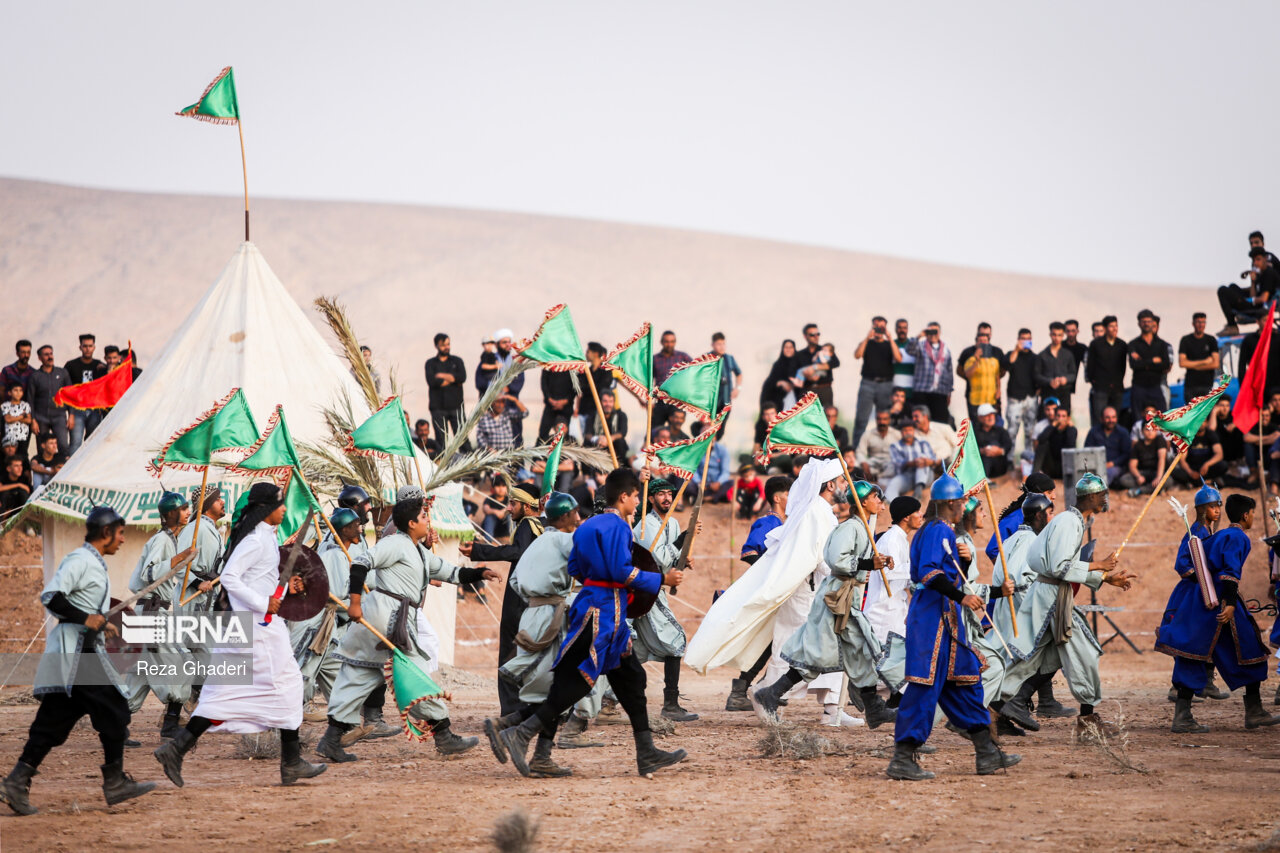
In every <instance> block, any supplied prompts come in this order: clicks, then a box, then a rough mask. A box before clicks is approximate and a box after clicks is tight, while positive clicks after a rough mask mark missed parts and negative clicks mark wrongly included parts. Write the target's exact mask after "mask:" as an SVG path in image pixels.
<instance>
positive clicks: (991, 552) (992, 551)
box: [987, 507, 1022, 564]
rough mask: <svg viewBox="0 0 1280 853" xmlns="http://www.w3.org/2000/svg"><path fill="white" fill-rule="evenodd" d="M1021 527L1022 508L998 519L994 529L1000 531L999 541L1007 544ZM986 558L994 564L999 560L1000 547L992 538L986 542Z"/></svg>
mask: <svg viewBox="0 0 1280 853" xmlns="http://www.w3.org/2000/svg"><path fill="white" fill-rule="evenodd" d="M1021 526H1022V507H1018V508H1017V509H1015V510H1014V511H1013V512H1011V513H1009V514H1008V515H1006V516H1005V517H1004V518H1002V519H1000V523H999V524H998V525H996V529H997V530H999V531H1000V540H1001V541H1003V542H1008V541H1009V537H1010V536H1012V535H1013V534H1014V533H1016V532H1017V531H1018V528H1019V527H1021ZM987 557H988V558H989V559H990V560H991V562H992V564H995V563H996V561H997V560H999V559H1000V546H999V543H997V542H996V537H994V536H992V537H991V540H990V541H989V542H987Z"/></svg>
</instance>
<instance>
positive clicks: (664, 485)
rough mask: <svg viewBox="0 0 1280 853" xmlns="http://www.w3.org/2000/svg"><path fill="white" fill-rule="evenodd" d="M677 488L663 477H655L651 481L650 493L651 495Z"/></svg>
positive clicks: (672, 490)
mask: <svg viewBox="0 0 1280 853" xmlns="http://www.w3.org/2000/svg"><path fill="white" fill-rule="evenodd" d="M675 490H676V487H675V486H673V485H671V483H670V482H669V481H667V480H664V479H662V478H661V477H654V478H653V479H652V480H650V481H649V494H651V495H656V494H657V493H658V492H674V491H675Z"/></svg>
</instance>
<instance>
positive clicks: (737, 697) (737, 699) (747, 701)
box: [724, 678, 1280, 711]
mask: <svg viewBox="0 0 1280 853" xmlns="http://www.w3.org/2000/svg"><path fill="white" fill-rule="evenodd" d="M1278 695H1280V694H1278ZM724 709H725V710H726V711H754V710H755V709H754V708H752V707H751V697H750V696H748V695H747V682H745V681H743V680H742V679H741V678H735V679H734V680H733V685H732V686H731V687H730V688H729V698H728V699H726V700H725V702H724Z"/></svg>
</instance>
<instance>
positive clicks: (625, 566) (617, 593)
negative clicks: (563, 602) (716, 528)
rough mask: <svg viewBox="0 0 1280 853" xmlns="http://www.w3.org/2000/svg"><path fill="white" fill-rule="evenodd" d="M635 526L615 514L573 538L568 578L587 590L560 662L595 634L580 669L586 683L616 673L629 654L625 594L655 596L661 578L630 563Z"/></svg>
mask: <svg viewBox="0 0 1280 853" xmlns="http://www.w3.org/2000/svg"><path fill="white" fill-rule="evenodd" d="M634 538H635V537H634V536H633V535H632V533H631V527H630V526H629V525H628V524H627V523H626V522H625V521H623V520H622V518H621V516H619V515H618V514H617V513H613V512H605V513H601V514H600V515H597V516H594V517H592V518H589V519H587V520H586V521H585V522H583V523H582V525H581V526H580V527H579V528H578V529H577V530H576V531H575V532H574V534H573V550H572V551H571V552H570V553H569V576H570V577H572V578H575V579H576V580H578V581H580V582H581V583H582V584H583V586H582V589H581V591H579V593H578V595H577V597H576V598H575V599H574V600H573V607H572V609H570V611H569V618H568V626H569V627H568V633H567V635H566V637H565V641H564V642H563V643H562V644H561V646H560V652H559V654H557V655H556V663H559V662H560V658H562V657H563V656H564V653H565V650H567V649H568V648H570V647H571V646H572V645H573V644H574V642H575V641H576V640H577V639H578V635H579V634H581V633H582V632H583V631H585V630H589V631H591V653H590V654H589V655H587V657H586V658H585V659H584V660H583V661H582V663H580V664H579V665H578V671H579V672H581V673H582V677H583V678H585V679H586V680H587V683H588V684H591V685H594V684H595V683H596V679H598V678H599V677H600V676H601V675H602V674H605V673H608V672H609V671H610V670H612V669H616V668H617V667H618V665H619V664H620V663H621V662H622V656H623V655H625V654H627V653H628V652H630V650H631V629H630V628H628V627H627V599H628V597H629V596H628V594H627V592H626V590H628V589H632V590H639V591H642V592H647V593H649V594H651V595H657V594H658V590H660V589H661V588H662V575H660V574H658V573H657V572H642V571H640V570H639V569H637V568H635V567H634V566H632V565H631V543H632V542H633V541H634Z"/></svg>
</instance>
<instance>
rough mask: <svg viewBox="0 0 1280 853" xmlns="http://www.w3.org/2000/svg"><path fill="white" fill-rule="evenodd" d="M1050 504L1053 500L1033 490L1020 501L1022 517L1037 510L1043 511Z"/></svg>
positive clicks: (1033, 513)
mask: <svg viewBox="0 0 1280 853" xmlns="http://www.w3.org/2000/svg"><path fill="white" fill-rule="evenodd" d="M1051 506H1053V501H1051V500H1049V498H1048V496H1046V495H1042V494H1040V493H1039V492H1033V493H1032V494H1029V495H1027V497H1026V499H1025V500H1023V502H1022V517H1023V518H1027V517H1030V516H1032V515H1035V514H1036V513H1038V512H1045V511H1047V510H1048V509H1049V507H1051Z"/></svg>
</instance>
